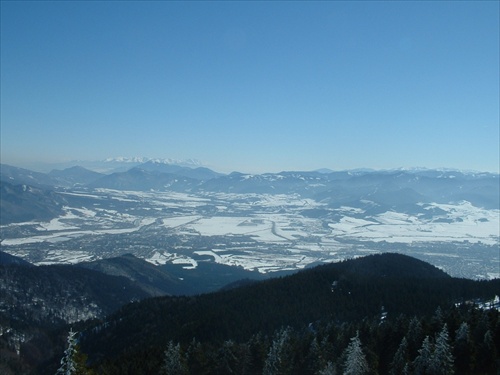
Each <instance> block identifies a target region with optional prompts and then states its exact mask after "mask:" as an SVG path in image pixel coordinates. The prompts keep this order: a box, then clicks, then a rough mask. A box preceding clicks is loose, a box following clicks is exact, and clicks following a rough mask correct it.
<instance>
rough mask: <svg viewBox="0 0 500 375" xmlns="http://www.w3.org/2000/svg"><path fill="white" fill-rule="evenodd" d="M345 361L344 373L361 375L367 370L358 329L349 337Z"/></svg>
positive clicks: (346, 374)
mask: <svg viewBox="0 0 500 375" xmlns="http://www.w3.org/2000/svg"><path fill="white" fill-rule="evenodd" d="M345 356H346V361H345V365H344V375H362V374H366V373H367V372H368V362H367V361H366V357H365V354H364V353H363V349H362V348H361V340H360V339H359V331H358V332H356V336H354V337H352V338H351V342H350V343H349V345H348V346H347V348H346V350H345Z"/></svg>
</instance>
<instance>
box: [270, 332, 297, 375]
mask: <svg viewBox="0 0 500 375" xmlns="http://www.w3.org/2000/svg"><path fill="white" fill-rule="evenodd" d="M292 356H293V353H292V348H291V335H290V328H284V329H282V330H281V331H280V332H278V334H277V335H276V336H275V339H274V340H273V343H272V345H271V348H270V349H269V353H268V355H267V358H266V362H265V364H264V371H263V374H264V375H275V374H287V373H288V372H289V371H291V368H292V367H293V363H292Z"/></svg>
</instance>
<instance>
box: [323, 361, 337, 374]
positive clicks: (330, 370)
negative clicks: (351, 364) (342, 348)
mask: <svg viewBox="0 0 500 375" xmlns="http://www.w3.org/2000/svg"><path fill="white" fill-rule="evenodd" d="M318 374H319V375H337V370H336V369H335V365H334V364H333V363H332V362H331V361H328V363H327V364H326V366H325V368H324V369H322V370H320V371H319V372H318Z"/></svg>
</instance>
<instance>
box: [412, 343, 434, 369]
mask: <svg viewBox="0 0 500 375" xmlns="http://www.w3.org/2000/svg"><path fill="white" fill-rule="evenodd" d="M432 351H433V348H432V343H431V340H430V338H429V336H426V337H425V339H424V341H423V342H422V347H421V348H420V349H419V350H418V355H417V357H416V358H415V360H414V361H413V374H414V375H424V374H427V369H428V368H429V366H430V364H431V360H432Z"/></svg>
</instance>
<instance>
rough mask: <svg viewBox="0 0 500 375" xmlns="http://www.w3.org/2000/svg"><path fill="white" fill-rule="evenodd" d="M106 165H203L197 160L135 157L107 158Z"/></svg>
mask: <svg viewBox="0 0 500 375" xmlns="http://www.w3.org/2000/svg"><path fill="white" fill-rule="evenodd" d="M103 162H105V163H136V164H137V163H139V164H143V163H153V164H167V165H179V166H186V167H192V168H193V167H200V166H202V165H203V164H202V163H201V162H200V161H199V160H197V159H184V160H180V159H172V158H148V157H144V156H134V157H125V156H118V157H115V158H107V159H104V160H103Z"/></svg>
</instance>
